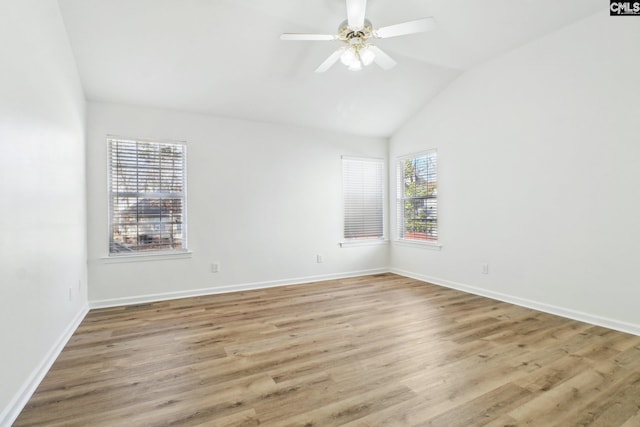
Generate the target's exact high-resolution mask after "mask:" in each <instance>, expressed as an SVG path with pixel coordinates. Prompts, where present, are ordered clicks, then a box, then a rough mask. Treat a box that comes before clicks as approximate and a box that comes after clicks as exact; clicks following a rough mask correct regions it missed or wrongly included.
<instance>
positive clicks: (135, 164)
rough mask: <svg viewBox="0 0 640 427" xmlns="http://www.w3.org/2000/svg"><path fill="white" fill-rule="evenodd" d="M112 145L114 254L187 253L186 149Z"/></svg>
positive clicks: (116, 142) (146, 144)
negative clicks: (185, 251)
mask: <svg viewBox="0 0 640 427" xmlns="http://www.w3.org/2000/svg"><path fill="white" fill-rule="evenodd" d="M108 144H109V235H110V239H109V255H126V254H131V253H150V252H168V251H169V252H171V251H173V252H175V251H184V250H186V227H185V225H186V215H185V214H186V212H185V209H186V204H185V201H186V200H185V183H186V146H185V145H184V144H181V143H159V142H148V141H133V140H126V139H111V138H110V139H109V140H108Z"/></svg>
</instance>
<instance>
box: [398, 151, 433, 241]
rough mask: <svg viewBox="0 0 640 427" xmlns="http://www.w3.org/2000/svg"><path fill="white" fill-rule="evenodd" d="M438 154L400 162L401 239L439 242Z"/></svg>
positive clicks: (422, 154) (416, 156) (430, 152)
mask: <svg viewBox="0 0 640 427" xmlns="http://www.w3.org/2000/svg"><path fill="white" fill-rule="evenodd" d="M437 166H438V162H437V152H436V150H430V151H425V152H422V153H419V154H415V155H412V156H410V157H404V158H401V159H399V160H398V164H397V180H396V182H397V184H398V188H397V196H398V205H397V207H398V237H399V238H400V239H406V240H418V241H426V242H434V243H435V242H437V241H438V179H437Z"/></svg>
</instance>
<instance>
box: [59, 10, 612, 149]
mask: <svg viewBox="0 0 640 427" xmlns="http://www.w3.org/2000/svg"><path fill="white" fill-rule="evenodd" d="M59 3H60V8H61V11H62V15H63V18H64V21H65V24H66V27H67V32H68V34H69V39H70V41H71V45H72V48H73V51H74V53H75V56H76V60H77V63H78V68H79V71H80V76H81V79H82V83H83V86H84V89H85V93H86V95H87V98H88V99H90V100H96V101H108V102H116V103H124V104H130V105H140V106H150V107H159V108H169V109H176V110H182V111H189V112H197V113H208V114H214V115H219V116H224V117H235V118H242V119H250V120H258V121H266V122H273V123H284V124H291V125H300V126H310V127H315V128H323V129H329V130H335V131H339V132H346V133H353V134H359V135H370V136H382V137H386V136H389V135H391V134H392V133H393V132H394V131H395V130H396V129H397V128H398V127H399V126H400V125H401V124H402V123H403V122H404V121H405V120H407V119H408V118H409V117H410V116H411V115H413V114H414V113H415V112H416V111H417V110H418V109H419V108H420V107H422V106H423V105H424V104H426V103H427V102H428V101H429V100H430V99H431V98H432V97H433V96H434V95H435V94H437V93H438V92H440V91H441V90H442V89H443V88H444V87H445V86H446V85H448V84H449V83H451V82H452V81H453V80H454V79H455V78H456V77H458V76H459V75H460V74H461V73H462V72H464V71H465V70H467V69H469V68H471V67H473V66H475V65H477V64H479V63H481V62H484V61H486V60H488V59H490V58H492V57H495V56H497V55H500V54H502V53H504V52H506V51H508V50H511V49H513V48H515V47H517V46H519V45H522V44H524V43H527V42H529V41H531V40H534V39H536V38H539V37H541V36H543V35H545V34H548V33H550V32H552V31H555V30H557V29H559V28H562V27H564V26H566V25H569V24H571V23H573V22H575V21H577V20H579V19H581V18H584V17H586V16H588V15H591V14H593V13H595V12H597V11H601V10H603V5H602V1H601V0H456V1H453V0H369V1H368V6H367V18H368V19H369V20H370V21H371V22H372V23H373V26H374V27H376V28H377V27H381V26H386V25H391V24H396V23H400V22H404V21H408V20H412V19H417V18H421V17H425V16H433V17H435V19H436V21H437V28H436V29H435V30H434V31H431V32H428V33H422V34H415V35H410V36H404V37H398V38H394V39H387V40H376V41H375V44H377V45H378V46H379V47H381V48H382V49H384V50H385V51H386V52H387V53H388V54H390V55H391V56H392V57H393V58H394V59H395V60H396V61H397V62H398V65H397V66H396V67H395V68H394V69H392V70H390V71H383V70H382V69H380V68H378V67H377V66H376V65H371V66H369V67H367V68H366V69H364V70H363V71H360V72H351V71H348V70H347V69H346V68H345V67H344V66H343V65H342V64H340V63H338V64H336V65H335V66H334V67H333V68H332V69H330V70H329V71H328V72H326V73H324V74H316V73H314V72H313V71H314V70H315V68H316V67H317V66H318V65H319V64H320V63H322V61H324V59H325V58H326V57H327V56H329V55H330V54H331V53H332V52H333V51H334V50H335V49H336V48H337V47H339V46H340V42H339V41H316V42H313V41H310V42H306V41H304V42H302V41H300V42H297V41H296V42H293V41H281V40H280V39H279V35H280V34H281V33H283V32H314V33H329V34H333V33H335V32H336V31H337V28H338V25H339V24H340V23H341V22H342V21H343V20H344V19H345V18H346V11H345V1H344V0H59Z"/></svg>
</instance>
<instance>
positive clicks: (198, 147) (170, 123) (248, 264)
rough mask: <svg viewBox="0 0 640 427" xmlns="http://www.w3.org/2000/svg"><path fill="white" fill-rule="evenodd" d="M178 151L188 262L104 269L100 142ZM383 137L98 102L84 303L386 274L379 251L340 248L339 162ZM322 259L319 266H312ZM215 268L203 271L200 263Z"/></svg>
mask: <svg viewBox="0 0 640 427" xmlns="http://www.w3.org/2000/svg"><path fill="white" fill-rule="evenodd" d="M109 134H111V135H118V136H123V137H129V138H143V139H160V140H179V141H186V142H187V147H188V148H187V158H188V162H187V163H188V171H187V175H188V177H187V181H188V195H187V205H188V242H189V243H188V246H189V250H190V251H192V256H191V257H190V258H187V259H171V260H167V259H160V260H154V261H144V262H126V263H121V262H117V263H111V262H107V261H105V259H104V258H105V257H107V255H108V253H107V250H108V227H107V222H108V216H107V210H108V198H107V169H106V167H107V158H106V153H107V149H106V147H107V145H106V138H107V135H109ZM342 155H349V156H373V157H383V158H384V157H386V155H387V141H386V140H385V139H374V138H363V137H355V136H348V135H341V134H336V133H331V132H322V131H314V130H308V129H303V128H294V127H289V126H279V125H271V124H264V123H257V122H250V121H243V120H231V119H225V118H219V117H213V116H206V115H196V114H189V113H181V112H173V111H163V110H154V109H148V108H135V107H126V106H119V105H114V104H106V103H89V107H88V147H87V158H88V164H89V165H90V167H89V168H88V171H87V172H88V206H89V208H88V230H89V281H90V283H91V287H90V290H89V299H90V300H91V301H92V302H96V303H98V304H103V303H105V301H107V302H108V303H118V302H127V301H130V300H131V298H134V299H135V298H137V297H142V296H149V295H156V296H157V295H163V294H165V295H173V294H171V293H179V294H188V293H189V292H193V291H194V290H199V289H208V290H210V291H212V292H213V291H216V290H220V289H223V288H224V289H228V288H229V287H233V286H241V285H247V284H258V285H265V284H269V283H272V282H278V283H283V282H293V283H295V282H296V281H301V280H311V279H313V278H315V277H318V278H321V277H329V276H336V275H338V276H339V275H344V274H349V273H353V272H361V271H372V270H378V269H385V268H386V267H387V262H388V245H378V246H362V247H350V248H341V247H340V246H339V244H338V243H339V241H340V240H341V237H342V187H341V185H342V184H341V179H342V178H341V177H342V169H341V168H342V164H341V159H340V157H341V156H342ZM318 254H320V255H322V256H323V258H324V262H323V263H320V264H319V263H317V262H316V255H318ZM213 262H219V264H220V271H219V272H218V273H212V272H211V268H210V264H211V263H213Z"/></svg>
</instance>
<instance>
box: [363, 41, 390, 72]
mask: <svg viewBox="0 0 640 427" xmlns="http://www.w3.org/2000/svg"><path fill="white" fill-rule="evenodd" d="M369 49H371V50H372V51H373V53H374V54H375V55H376V56H375V58H373V62H375V63H376V64H378V65H379V66H380V68H382V69H383V70H390V69H392V68H393V67H395V66H396V64H397V62H396V61H394V60H393V58H391V57H390V56H389V55H387V54H386V53H384V52H383V51H382V49H380V48H379V47H378V46H370V47H369Z"/></svg>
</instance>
